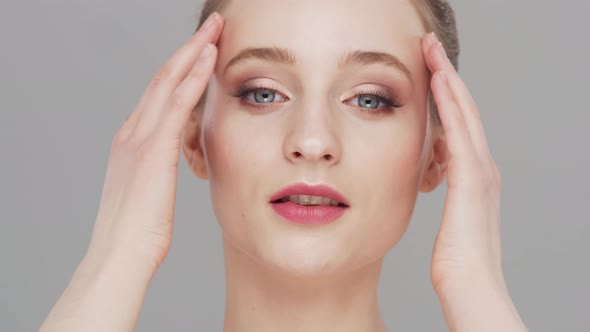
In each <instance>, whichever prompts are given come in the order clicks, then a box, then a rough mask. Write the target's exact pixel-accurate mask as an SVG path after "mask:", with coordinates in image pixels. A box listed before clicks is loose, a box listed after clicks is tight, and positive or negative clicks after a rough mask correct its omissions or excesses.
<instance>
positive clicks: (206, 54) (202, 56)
mask: <svg viewBox="0 0 590 332" xmlns="http://www.w3.org/2000/svg"><path fill="white" fill-rule="evenodd" d="M211 53H213V45H212V44H211V43H207V45H205V47H203V50H202V51H201V54H200V55H199V60H205V59H207V58H208V57H209V56H210V55H211Z"/></svg>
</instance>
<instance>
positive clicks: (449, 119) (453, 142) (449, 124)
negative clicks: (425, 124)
mask: <svg viewBox="0 0 590 332" xmlns="http://www.w3.org/2000/svg"><path fill="white" fill-rule="evenodd" d="M431 88H432V94H433V96H434V100H435V102H436V106H437V108H438V111H439V115H440V120H441V122H442V125H443V127H444V131H445V135H446V137H447V147H448V149H449V154H450V157H451V159H452V160H454V161H456V160H468V159H470V158H472V157H471V156H473V152H474V151H473V150H474V147H473V144H472V142H471V135H470V134H469V132H468V130H467V124H466V123H465V119H464V117H463V114H462V113H461V111H460V109H459V106H458V105H457V103H456V102H455V98H454V96H453V95H452V93H451V91H450V89H449V82H448V75H447V73H446V72H444V71H437V72H436V73H435V74H434V75H433V77H432V81H431Z"/></svg>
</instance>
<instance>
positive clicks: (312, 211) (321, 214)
mask: <svg viewBox="0 0 590 332" xmlns="http://www.w3.org/2000/svg"><path fill="white" fill-rule="evenodd" d="M271 205H272V208H273V209H274V210H275V212H276V213H278V214H279V215H280V216H281V217H283V218H285V219H287V220H289V221H292V222H294V223H298V224H306V225H310V224H327V223H330V222H332V221H334V220H336V219H338V218H340V217H341V216H342V215H343V214H344V212H346V209H347V208H345V207H339V206H328V205H318V206H303V205H298V204H295V203H293V202H286V203H271Z"/></svg>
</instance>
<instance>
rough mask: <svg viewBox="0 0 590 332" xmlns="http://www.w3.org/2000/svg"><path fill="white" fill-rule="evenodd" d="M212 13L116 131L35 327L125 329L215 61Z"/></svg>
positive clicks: (156, 250) (148, 271)
mask: <svg viewBox="0 0 590 332" xmlns="http://www.w3.org/2000/svg"><path fill="white" fill-rule="evenodd" d="M223 24H224V22H223V19H222V17H221V16H220V15H219V14H217V13H213V14H212V15H211V16H210V17H209V18H208V20H207V21H206V22H205V23H204V24H203V26H202V27H201V28H200V29H199V30H198V31H197V32H196V33H195V35H194V36H192V37H191V39H190V40H189V41H188V42H187V43H186V44H185V45H183V46H182V47H181V48H180V49H178V50H177V51H176V52H175V53H174V55H173V56H172V57H171V58H170V59H169V60H168V61H167V62H166V63H165V64H164V65H163V66H162V68H161V69H160V70H159V71H158V73H157V74H156V76H155V77H154V78H153V80H152V81H151V82H150V84H149V86H148V87H147V89H146V91H145V93H144V95H143V96H142V98H141V99H140V101H139V103H138V104H137V106H136V108H135V110H134V111H133V113H132V114H131V115H130V116H129V117H128V118H127V120H126V121H125V123H124V124H123V126H122V127H121V128H120V130H119V131H118V132H117V133H116V135H115V137H114V139H113V141H112V145H111V154H110V158H109V163H108V167H107V174H106V178H105V182H104V187H103V191H102V196H101V200H100V206H99V210H98V214H97V218H96V221H95V224H94V229H93V233H92V238H91V241H90V245H89V247H88V251H87V253H86V256H85V257H84V259H83V261H82V263H81V264H80V266H79V267H78V269H77V270H76V273H75V275H74V277H73V278H72V280H71V282H70V284H69V285H68V287H67V288H66V290H65V291H64V294H63V295H62V296H61V298H60V299H59V300H58V302H57V303H56V305H55V306H54V307H53V309H52V310H51V312H50V313H49V315H48V317H47V319H46V321H45V322H44V323H43V326H42V327H41V331H61V332H64V331H132V330H133V329H134V327H135V324H136V321H137V318H138V315H139V312H140V310H141V305H142V304H143V298H144V296H145V291H146V290H147V287H148V284H149V282H150V280H151V278H152V275H153V273H155V271H156V270H157V268H158V267H159V266H160V264H161V263H162V262H163V260H164V259H165V258H166V256H167V253H168V250H169V248H170V244H171V241H172V229H173V220H174V208H175V200H176V188H177V178H178V162H179V157H180V146H181V136H182V131H183V129H184V127H185V125H186V123H187V121H188V119H189V116H190V114H191V112H192V110H193V109H194V108H195V106H196V104H197V102H198V101H199V99H200V97H201V95H202V94H203V91H204V90H205V88H206V85H207V82H208V81H209V78H210V77H211V74H212V72H213V69H214V67H215V63H216V61H217V49H216V47H215V46H214V45H215V44H216V43H217V40H218V38H219V36H220V34H221V30H222V29H223Z"/></svg>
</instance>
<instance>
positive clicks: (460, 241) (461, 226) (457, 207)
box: [422, 33, 526, 331]
mask: <svg viewBox="0 0 590 332" xmlns="http://www.w3.org/2000/svg"><path fill="white" fill-rule="evenodd" d="M422 48H423V51H424V55H425V59H426V63H427V65H428V67H429V68H430V71H431V72H432V73H433V75H432V81H431V88H432V93H433V95H434V99H435V101H436V105H437V107H438V112H439V115H440V119H441V122H442V125H443V127H444V135H445V138H446V143H447V149H448V153H449V161H448V167H447V169H446V174H447V185H448V189H447V196H446V202H445V207H444V213H443V219H442V223H441V226H440V230H439V233H438V235H437V237H436V241H435V244H434V249H433V254H432V262H431V266H430V277H431V281H432V284H433V287H434V290H435V292H436V294H437V295H438V297H439V298H440V300H441V303H442V306H443V311H444V314H445V318H446V320H447V323H448V325H449V327H450V330H451V331H526V327H525V325H524V323H523V322H522V320H521V319H520V317H519V315H518V312H517V310H516V308H515V307H514V305H513V303H512V301H511V299H510V296H509V294H508V289H507V287H506V283H505V280H504V275H503V272H502V254H501V241H500V187H501V181H500V172H499V171H498V168H497V166H496V164H495V162H494V160H493V158H492V155H491V153H490V150H489V148H488V144H487V141H486V137H485V134H484V130H483V126H482V123H481V120H480V115H479V110H478V107H477V105H476V103H475V101H474V100H473V98H472V97H471V94H470V93H469V91H468V89H467V87H466V85H465V83H464V82H463V80H462V79H461V78H460V77H459V75H458V74H457V72H456V71H455V68H454V67H453V65H452V63H451V62H450V61H449V59H448V57H447V55H446V52H445V50H444V48H443V46H442V44H441V43H440V42H439V41H438V39H437V38H436V36H435V35H434V34H432V33H431V34H428V35H427V36H426V37H425V38H424V39H423V40H422Z"/></svg>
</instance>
